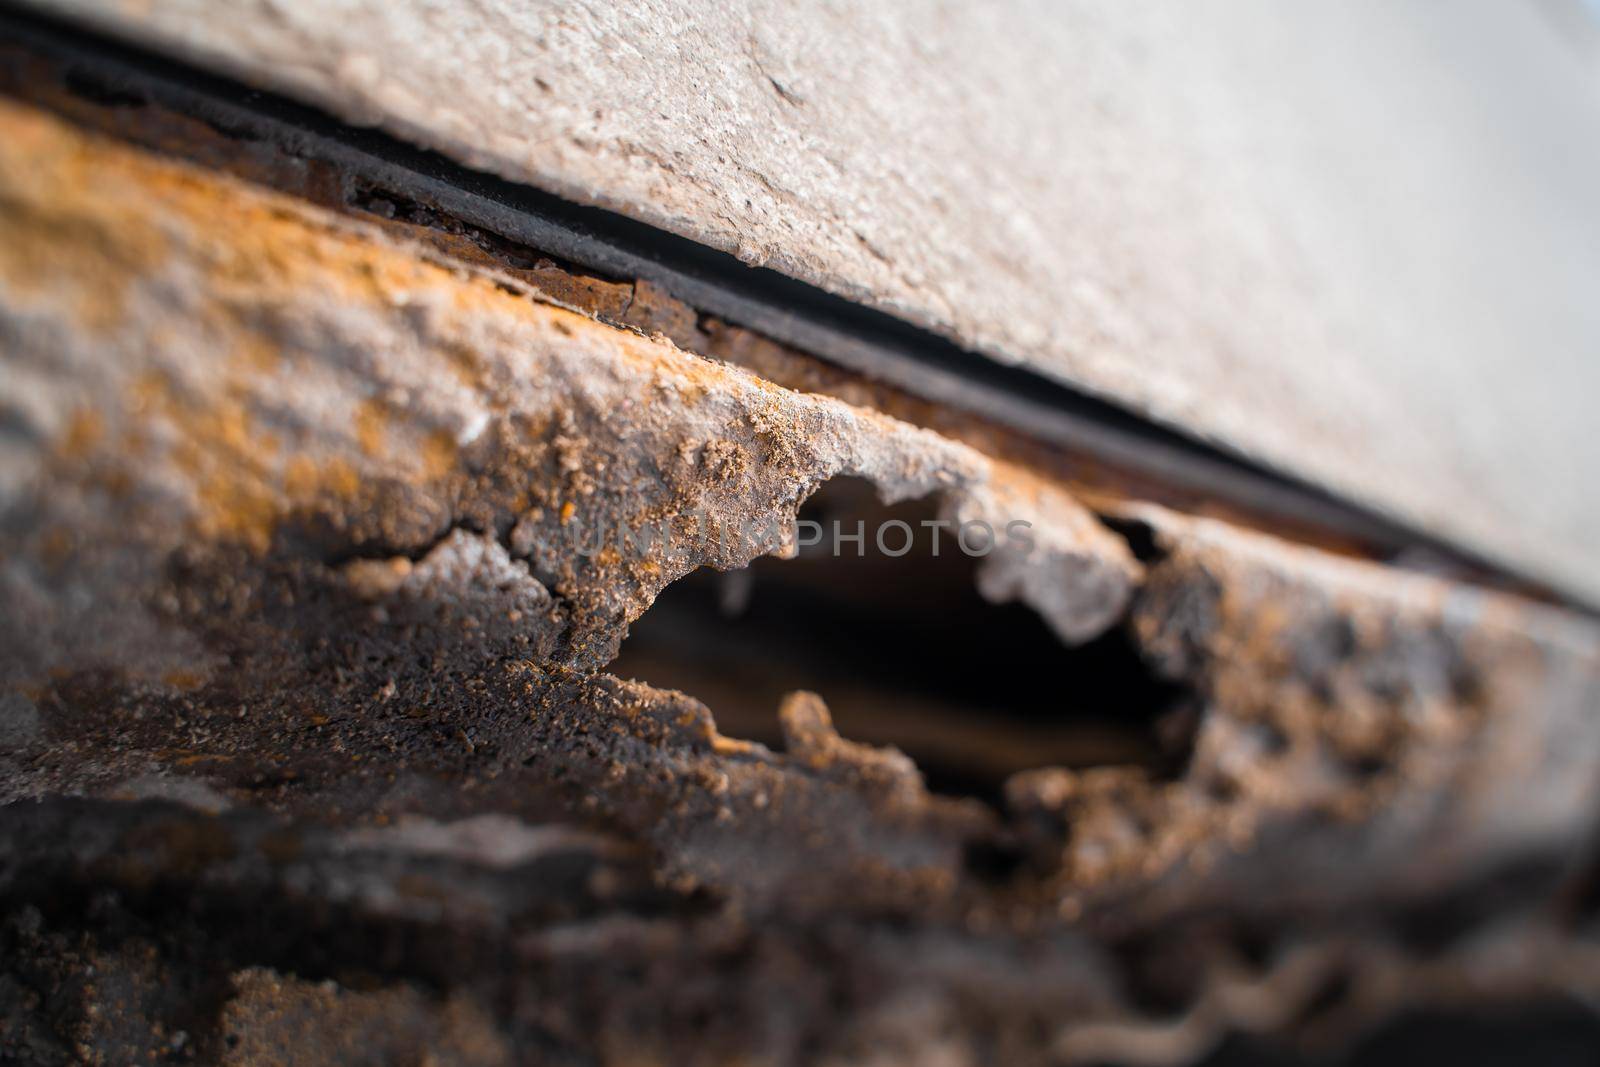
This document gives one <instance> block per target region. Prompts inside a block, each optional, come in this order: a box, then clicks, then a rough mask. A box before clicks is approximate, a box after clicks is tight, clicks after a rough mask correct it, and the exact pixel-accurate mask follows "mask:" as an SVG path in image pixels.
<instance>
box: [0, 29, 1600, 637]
mask: <svg viewBox="0 0 1600 1067" xmlns="http://www.w3.org/2000/svg"><path fill="white" fill-rule="evenodd" d="M0 28H3V29H4V31H5V35H6V37H7V38H8V39H9V40H10V41H12V42H14V43H17V44H20V45H22V46H24V47H26V48H28V49H29V50H31V51H35V52H37V53H40V54H42V55H45V56H47V57H48V58H49V59H51V60H52V61H53V62H56V63H58V64H60V65H61V67H62V69H63V70H65V71H66V72H67V73H68V75H69V77H70V78H71V79H72V81H73V82H74V85H75V87H76V88H78V89H79V90H80V91H85V92H87V93H90V94H100V95H103V96H105V97H106V98H107V99H111V100H116V99H118V98H120V97H123V96H128V97H131V98H133V99H138V100H150V101H152V102H155V103H157V104H160V105H162V106H164V107H167V108H170V109H172V110H174V111H177V112H181V113H184V114H188V115H190V116H192V117H194V118H197V119H199V120H201V121H204V122H206V123H207V124H209V125H212V126H213V127H215V128H217V129H218V130H220V131H222V132H224V133H226V134H228V135H230V136H235V137H242V138H248V139H253V140H263V141H269V142H272V143H276V144H279V145H281V146H283V147H284V148H285V149H287V150H289V151H291V152H292V153H293V154H295V155H298V156H301V157H304V158H310V159H317V160H320V161H323V162H326V163H329V164H333V165H335V166H338V167H340V168H342V169H344V170H345V171H346V172H347V173H349V174H351V175H353V176H355V177H357V178H359V179H360V180H362V181H365V182H369V183H372V184H373V185H374V186H377V187H380V188H382V189H385V190H387V191H392V192H395V193H399V194H403V195H406V196H410V197H414V198H417V199H420V200H423V201H426V202H429V203H432V204H434V205H437V206H438V207H439V208H441V209H443V210H445V211H447V212H449V213H450V214H452V215H455V216H457V217H458V218H460V219H462V220H464V221H466V222H469V223H471V224H473V225H477V226H481V227H483V228H484V229H486V230H490V231H492V232H494V233H496V234H499V235H501V236H503V237H505V238H508V239H510V240H513V241H516V242H519V243H522V244H525V245H528V246H530V247H532V248H536V249H539V250H541V251H545V252H548V253H550V254H553V255H556V256H559V257H560V258H562V259H565V260H568V261H570V262H572V263H574V264H577V265H579V266H582V267H585V268H588V269H591V270H595V271H598V272H601V273H603V274H606V275H610V276H613V277H617V278H626V279H630V280H644V281H648V282H651V283H653V284H656V285H658V286H660V287H662V288H663V289H665V290H667V291H668V292H669V293H671V294H672V295H673V296H674V297H676V298H677V299H679V300H682V301H684V302H685V303H687V304H689V305H690V306H692V307H693V308H695V309H696V310H698V311H699V312H701V313H709V314H713V315H716V316H719V317H721V318H723V319H725V320H726V321H728V322H730V323H733V324H735V325H738V326H743V327H746V328H748V329H752V330H756V331H758V332H760V333H763V334H766V335H768V336H770V337H772V338H774V339H776V340H778V341H781V342H784V343H786V344H789V345H792V346H794V347H795V348H797V349H800V350H802V351H804V352H806V353H808V354H810V355H813V356H815V357H817V358H820V359H822V360H824V361H828V362H833V363H835V364H837V365H839V366H842V367H844V368H846V369H848V370H850V371H853V372H856V373H859V374H863V375H865V376H867V377H869V378H875V379H877V380H880V381H883V382H886V383H888V384H890V385H893V386H896V387H898V388H901V389H905V390H906V391H907V392H909V393H912V394H915V395H917V396H920V397H922V398H924V399H926V400H930V401H934V402H937V403H941V404H948V405H950V406H951V407H954V408H958V409H961V410H964V411H967V412H968V413H970V414H973V415H976V416H979V417H981V418H985V419H990V420H993V421H995V422H996V423H999V424H1001V425H1004V426H1006V427H1009V428H1010V429H1013V430H1015V431H1018V432H1021V433H1023V434H1025V435H1028V436H1031V437H1033V438H1036V439H1038V440H1041V441H1043V442H1045V443H1047V444H1050V445H1054V446H1058V447H1063V448H1067V449H1073V450H1078V451H1082V452H1085V453H1087V454H1089V455H1092V456H1094V457H1096V458H1098V459H1101V460H1105V461H1108V462H1111V463H1114V464H1118V465H1121V466H1124V467H1126V468H1128V469H1131V470H1134V471H1137V472H1139V473H1140V474H1143V475H1146V476H1149V477H1152V478H1154V479H1156V480H1158V481H1160V482H1164V483H1167V484H1172V485H1178V486H1182V487H1183V488H1184V489H1185V490H1186V491H1187V492H1189V493H1195V492H1201V493H1211V494H1214V495H1215V496H1216V497H1217V498H1218V499H1219V500H1220V501H1223V502H1226V503H1228V504H1231V505H1234V506H1237V507H1239V508H1242V509H1244V510H1246V511H1248V512H1251V513H1254V514H1256V515H1259V516H1262V517H1264V518H1266V519H1269V520H1270V519H1272V518H1281V519H1286V520H1293V521H1295V522H1296V523H1300V524H1309V525H1311V526H1313V527H1320V528H1322V529H1323V530H1326V531H1327V532H1329V533H1331V534H1335V535H1338V536H1340V537H1342V538H1346V539H1351V540H1355V541H1358V542H1360V543H1362V544H1363V545H1366V546H1368V547H1369V548H1370V550H1371V551H1372V552H1373V554H1375V555H1378V556H1380V557H1384V556H1393V555H1397V554H1399V553H1401V552H1402V551H1405V550H1416V549H1422V550H1425V551H1426V552H1428V553H1432V554H1435V555H1439V556H1443V557H1445V558H1446V559H1450V560H1455V561H1458V562H1460V563H1463V564H1465V565H1467V566H1468V567H1470V568H1471V569H1472V570H1475V571H1480V572H1482V573H1483V574H1485V575H1488V576H1491V577H1493V576H1500V577H1503V578H1504V579H1506V580H1508V581H1509V583H1510V584H1512V585H1514V586H1516V587H1518V588H1519V589H1520V590H1522V591H1524V592H1532V593H1534V594H1535V595H1542V596H1545V597H1547V598H1549V599H1552V600H1556V601H1559V602H1561V603H1564V604H1567V605H1568V606H1570V607H1576V608H1578V609H1580V610H1585V611H1590V612H1593V611H1595V610H1596V609H1597V608H1600V605H1595V604H1589V603H1586V602H1584V601H1581V600H1577V599H1576V598H1575V594H1573V593H1572V592H1571V591H1570V590H1551V589H1550V588H1549V587H1548V585H1547V584H1546V583H1545V582H1543V581H1541V580H1539V579H1536V578H1533V577H1532V576H1530V575H1528V574H1526V573H1524V572H1522V571H1521V570H1520V569H1518V568H1515V567H1513V566H1510V565H1508V564H1506V563H1504V562H1502V561H1499V560H1496V559H1490V558H1488V557H1486V556H1485V555H1484V554H1482V553H1480V552H1477V551H1475V550H1473V549H1470V548H1468V547H1465V546H1463V545H1460V544H1457V543H1455V542H1453V541H1451V540H1449V539H1447V538H1443V537H1441V536H1439V535H1437V534H1434V533H1431V532H1426V531H1423V530H1421V529H1419V528H1417V527H1415V526H1413V525H1411V524H1409V523H1407V522H1406V521H1404V520H1402V519H1400V518H1398V517H1395V516H1393V515H1390V514H1387V513H1385V512H1384V511H1382V510H1381V509H1378V508H1375V507H1372V506H1370V505H1366V504H1362V503H1359V502H1354V501H1351V500H1348V499H1346V498H1344V497H1342V496H1340V495H1338V494H1337V493H1335V492H1333V491H1330V490H1328V489H1326V488H1323V487H1320V486H1317V485H1315V484H1312V483H1310V482H1307V481H1305V480H1304V479H1301V478H1299V477H1297V476H1296V475H1294V474H1292V473H1290V472H1287V471H1285V470H1283V469H1281V468H1279V467H1277V466H1276V465H1274V464H1271V463H1270V462H1267V461H1264V460H1262V459H1260V458H1259V457H1254V456H1249V455H1246V454H1244V453H1243V452H1241V451H1239V450H1236V449H1234V448H1232V447H1230V446H1228V445H1227V444H1226V443H1224V442H1218V441H1213V440H1209V439H1205V438H1202V437H1200V436H1198V435H1195V434H1193V433H1192V432H1190V431H1188V430H1186V429H1185V428H1183V427H1179V426H1175V425H1171V424H1168V423H1165V422H1163V421H1161V420H1158V419H1154V418H1151V417H1149V416H1146V415H1143V414H1139V413H1136V412H1133V411H1130V410H1128V409H1127V408H1125V407H1123V406H1122V405H1120V404H1118V403H1117V402H1115V401H1114V400H1111V399H1108V398H1105V397H1103V396H1100V395H1098V394H1096V393H1095V392H1093V391H1091V390H1088V389H1085V388H1081V387H1080V388H1075V387H1073V386H1071V385H1068V384H1066V383H1064V382H1061V381H1059V380H1057V379H1054V378H1050V377H1047V376H1045V375H1042V374H1040V373H1038V372H1035V371H1032V370H1029V369H1027V368H1026V367H1024V366H1021V365H1017V364H1010V363H1003V362H998V361H996V360H995V359H993V358H991V357H989V356H987V355H984V354H982V353H979V352H976V351H972V350H969V349H967V348H963V347H962V346H961V345H959V344H957V343H956V342H955V341H953V340H951V339H949V338H947V337H944V336H941V335H940V334H938V333H935V332H933V331H931V330H928V329H926V328H923V327H920V326H917V325H914V324H912V323H910V322H907V321H905V320H903V319H900V318H897V317H895V316H893V315H891V314H889V313H887V312H884V311H879V310H877V309H874V308H871V307H867V306H865V305H863V304H859V303H855V302H853V301H851V300H849V299H847V298H845V297H842V296H838V295H836V294H833V293H830V292H828V291H826V290H824V289H821V288H819V287H817V286H814V285H811V284H809V283H806V282H803V281H800V280H798V279H796V278H792V277H790V276H788V275H785V274H783V273H781V272H779V271H776V270H773V269H771V268H767V267H760V266H751V265H747V264H745V263H742V262H741V261H740V260H739V259H738V258H737V257H736V256H734V255H732V254H730V253H726V252H722V251H719V250H717V249H714V248H711V247H709V246H707V245H703V244H700V243H699V242H696V241H693V240H691V239H689V238H686V237H682V236H680V235H677V234H673V233H670V232H668V231H665V230H662V229H659V228H657V227H655V226H652V225H649V224H648V223H644V222H640V221H638V220H636V219H632V218H629V217H627V216H625V215H622V214H619V213H617V212H613V211H609V210H606V209H604V208H600V207H593V206H589V205H583V204H578V203H574V202H572V201H570V200H566V199H564V198H562V197H560V196H557V195H555V194H553V193H550V192H547V191H545V190H542V189H538V188H536V187H533V186H530V185H526V184H522V183H518V182H513V181H510V180H507V179H503V178H499V177H496V176H494V175H492V174H489V173H486V172H484V171H479V170H474V169H472V168H469V167H466V166H463V165H462V164H460V163H457V162H455V161H453V160H451V159H448V158H446V157H445V156H443V155H441V154H439V153H437V152H434V151H431V150H427V149H422V148H419V147H416V146H414V145H411V144H408V143H406V142H404V141H402V140H399V139H397V138H395V137H393V136H391V135H389V134H387V133H384V132H382V131H380V130H378V129H375V128H363V127H357V126H352V125H349V124H347V123H345V122H342V121H340V120H338V119H335V118H333V117H331V116H330V115H328V114H327V113H325V112H323V111H320V110H318V109H316V108H314V107H310V106H307V105H305V104H302V103H299V102H297V101H294V100H291V99H289V98H287V97H285V96H282V95H280V94H278V93H274V92H271V91H267V90H262V89H255V88H251V87H249V86H247V85H244V84H242V83H240V82H237V81H234V80H231V79H229V78H226V77H222V76H219V75H217V74H214V73H211V72H208V71H205V70H202V69H199V68H196V67H194V66H192V65H190V64H188V63H186V62H184V61H182V60H177V59H174V58H171V57H169V56H166V55H162V54H159V53H156V52H153V51H150V50H148V49H145V48H141V47H139V46H137V45H133V44H129V43H126V42H123V41H120V40H114V39H111V38H109V37H106V36H104V35H103V34H102V33H100V32H97V31H95V30H92V29H87V28H84V27H82V26H79V25H76V24H73V23H71V22H69V21H66V20H62V19H58V18H54V17H51V16H48V15H43V14H40V13H38V12H36V11H33V10H27V9H22V8H18V7H16V6H14V5H12V4H10V3H7V2H0Z"/></svg>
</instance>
